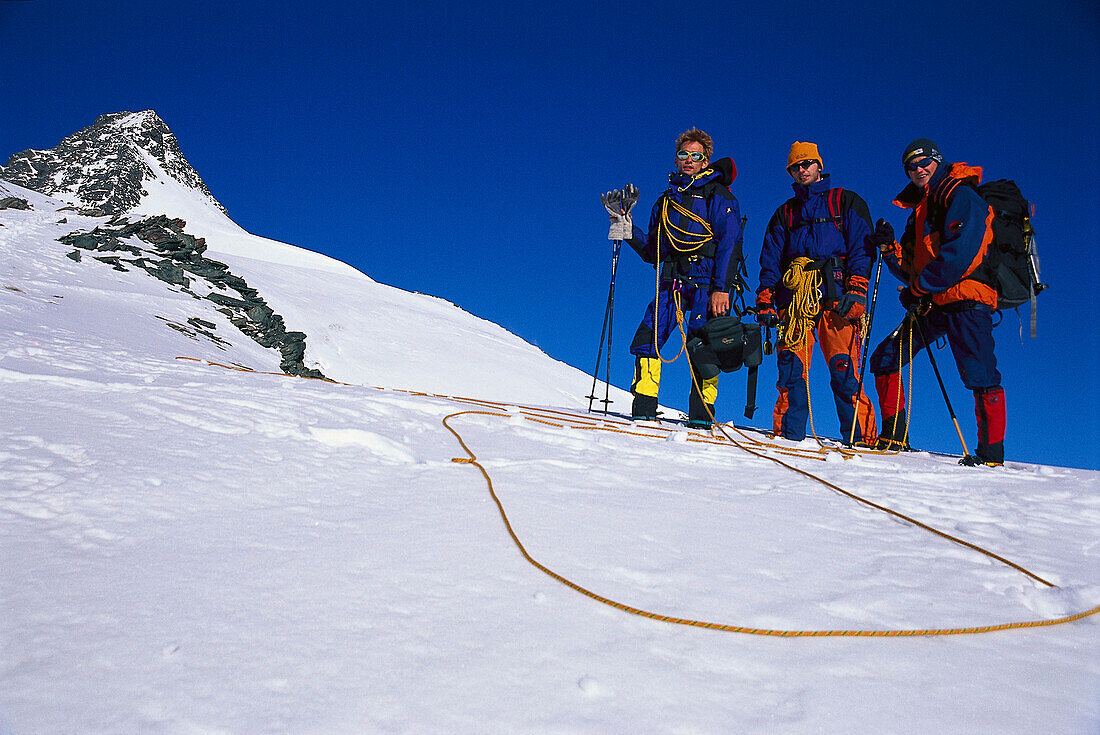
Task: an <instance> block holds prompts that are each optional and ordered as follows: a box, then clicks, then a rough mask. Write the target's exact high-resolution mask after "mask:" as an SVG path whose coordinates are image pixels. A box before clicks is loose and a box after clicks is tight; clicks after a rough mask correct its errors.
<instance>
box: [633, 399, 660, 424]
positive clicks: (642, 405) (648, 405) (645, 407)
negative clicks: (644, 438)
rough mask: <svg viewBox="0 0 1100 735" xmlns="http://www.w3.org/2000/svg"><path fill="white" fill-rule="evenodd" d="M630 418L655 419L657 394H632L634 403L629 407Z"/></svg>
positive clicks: (638, 419)
mask: <svg viewBox="0 0 1100 735" xmlns="http://www.w3.org/2000/svg"><path fill="white" fill-rule="evenodd" d="M630 418H632V419H633V420H635V421H656V420H657V396H642V395H637V394H635V395H634V404H633V405H632V406H631V407H630Z"/></svg>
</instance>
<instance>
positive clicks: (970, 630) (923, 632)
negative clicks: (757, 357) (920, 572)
mask: <svg viewBox="0 0 1100 735" xmlns="http://www.w3.org/2000/svg"><path fill="white" fill-rule="evenodd" d="M176 359H177V360H188V361H191V362H204V363H206V364H207V365H208V366H210V367H220V368H223V369H225V370H233V371H237V372H243V373H255V374H257V375H277V376H280V377H284V378H297V377H303V378H306V379H308V380H319V381H321V382H325V383H333V384H335V385H345V386H350V387H357V386H353V384H351V383H343V382H341V381H337V380H332V379H330V378H313V377H311V376H298V375H290V374H287V373H277V372H270V371H257V370H252V369H250V368H243V367H238V366H233V365H225V364H222V363H217V362H213V361H210V360H201V359H199V358H195V357H183V356H179V357H176ZM373 389H374V390H381V391H385V390H393V391H395V392H399V393H407V394H409V395H415V396H423V397H425V398H440V399H444V400H448V401H452V402H455V403H466V404H473V405H476V406H478V407H479V408H485V409H489V408H493V409H497V410H495V411H490V410H477V411H459V412H456V413H452V414H449V415H447V416H445V417H444V418H443V420H442V421H443V426H444V428H446V429H447V431H449V432H450V433H451V434H452V435H454V437H455V439H457V440H458V443H459V444H460V445H461V446H462V448H463V450H464V451H465V452H466V453H467V455H468V456H467V457H455V458H452V460H451V461H452V462H455V463H457V464H472V465H474V466H476V467H477V468H478V470H479V471H480V472H481V474H482V476H483V477H484V478H485V482H486V484H487V485H488V488H489V494H490V496H491V497H492V499H493V501H494V502H495V503H496V505H497V509H498V511H499V512H500V515H501V518H502V519H503V521H504V525H505V528H506V529H507V531H508V534H509V536H511V538H512V541H513V542H514V543H515V544H516V547H517V548H518V549H519V551H520V553H521V554H522V555H523V557H524V558H525V559H526V560H527V561H528V562H529V563H530V564H531V565H532V566H534V567H535V568H536V569H538V570H539V571H541V572H543V573H545V574H546V575H548V576H549V577H551V578H552V579H555V580H557V581H558V582H561V583H562V584H564V585H566V586H567V587H569V588H571V589H573V590H575V591H577V592H580V593H581V594H583V595H585V596H587V597H590V598H592V599H593V600H596V601H597V602H601V603H603V604H605V605H608V606H610V607H613V608H616V609H618V610H622V611H623V612H628V613H631V614H633V615H639V616H641V617H645V618H649V619H652V620H658V621H662V622H667V623H673V624H676V625H688V626H692V627H698V628H706V629H709V630H721V631H727V632H734V633H746V634H750V635H767V636H780V637H913V636H945V635H968V634H974V633H992V632H996V631H1002V630H1014V629H1021V628H1041V627H1047V626H1052V625H1061V624H1064V623H1071V622H1074V621H1077V620H1081V619H1083V618H1087V617H1089V616H1092V615H1096V614H1098V613H1100V605H1097V606H1095V607H1093V608H1090V609H1088V610H1084V611H1081V612H1078V613H1074V614H1070V615H1066V616H1062V617H1059V618H1052V619H1049V620H1033V621H1023V622H1013V623H1001V624H998V625H987V626H976V627H967V628H929V629H910V630H812V631H798V630H774V629H768V628H748V627H744V626H737V625H727V624H723V623H710V622H705V621H700V620H690V619H687V618H673V617H669V616H666V615H661V614H659V613H653V612H649V611H646V610H642V609H640V608H635V607H632V606H630V605H626V604H623V603H620V602H616V601H614V600H611V599H609V598H606V597H603V596H602V595H599V594H597V593H595V592H592V591H590V590H587V589H585V588H584V587H581V586H580V585H579V584H577V583H575V582H573V581H571V580H569V579H566V578H565V577H563V576H561V575H560V574H558V573H557V572H554V571H553V570H552V569H550V568H549V567H547V566H545V565H544V564H542V563H540V562H539V561H537V560H536V559H535V558H534V557H532V556H531V555H530V554H529V553H528V552H527V549H526V548H525V547H524V546H523V543H522V542H521V541H520V539H519V537H518V536H517V535H516V533H515V531H514V530H513V528H512V524H511V522H510V521H509V519H508V515H507V513H506V512H505V510H504V505H503V503H502V502H501V500H500V498H499V497H498V496H497V494H496V491H495V489H494V487H493V481H492V478H490V476H489V473H488V471H487V470H486V469H485V467H484V466H482V465H481V464H480V463H479V462H478V461H477V455H475V454H474V453H473V452H472V451H471V450H470V448H469V446H468V445H467V444H466V442H465V441H464V440H463V439H462V436H461V435H460V434H459V433H458V432H457V431H456V430H455V429H454V428H453V427H452V426H451V425H450V423H448V421H449V420H450V419H452V418H457V417H460V416H465V415H485V416H493V417H501V418H511V417H512V415H511V414H508V413H501V412H500V411H499V409H500V408H502V407H504V406H515V407H516V408H518V409H520V410H521V411H522V412H523V413H524V419H526V420H528V421H533V422H536V423H540V424H545V425H548V426H554V427H557V428H567V427H566V426H565V424H562V423H557V422H555V421H549V420H546V419H549V418H556V417H554V416H547V414H557V417H558V420H559V421H561V420H562V419H561V418H560V417H562V416H564V417H567V418H568V419H570V420H571V421H572V423H573V424H574V425H573V426H572V427H569V428H574V429H580V430H588V431H608V432H614V433H619V434H628V435H631V436H640V437H646V438H651V439H659V438H662V437H659V436H657V435H654V434H648V433H643V432H639V431H631V430H627V429H620V428H613V426H607V425H603V426H601V425H600V424H599V423H597V420H596V419H591V418H588V417H587V416H578V415H577V414H575V413H571V412H568V411H559V410H555V409H550V408H538V407H534V406H522V405H520V404H515V403H504V402H500V401H492V400H487V399H480V398H465V397H461V396H448V395H443V394H440V393H426V392H422V391H416V390H408V389H401V388H383V387H379V386H373ZM529 413H536V414H538V413H541V414H542V415H543V417H542V418H538V417H536V416H532V415H529ZM603 421H604V423H605V424H606V423H608V422H607V421H606V420H603ZM611 423H612V424H614V423H618V424H619V425H626V424H625V422H611ZM653 428H655V429H660V430H664V431H666V432H668V431H672V430H671V429H667V428H665V427H653ZM734 429H735V430H736V431H737V432H738V433H739V434H741V435H742V436H744V433H743V432H741V431H740V430H739V429H736V427H734ZM722 434H723V435H724V436H725V438H726V439H727V440H728V441H729V443H731V444H732V445H733V446H736V447H737V448H739V449H741V450H743V451H745V452H747V453H749V454H751V455H753V456H755V457H759V458H761V459H767V460H770V461H772V462H775V463H777V464H779V465H780V466H782V467H785V468H787V469H789V470H791V471H792V472H796V473H798V474H800V475H803V476H804V477H807V478H809V479H812V480H814V481H816V482H818V483H821V484H823V485H825V486H826V487H828V488H830V489H832V490H835V491H837V492H839V493H840V494H842V495H844V496H845V497H848V498H851V499H853V500H856V501H857V502H860V503H863V504H865V505H867V506H869V507H871V508H874V509H876V510H880V511H882V512H884V513H887V514H889V515H892V516H894V517H896V518H898V519H900V520H904V521H906V522H907V523H910V524H912V525H914V526H917V527H918V528H921V529H924V530H926V531H929V532H931V533H934V534H936V535H937V536H940V537H942V538H944V539H946V540H948V541H952V542H954V543H956V544H959V545H961V546H963V547H965V548H968V549H971V550H973V551H977V552H978V553H980V554H983V555H985V556H987V557H989V558H991V559H994V560H996V561H999V562H1001V563H1002V564H1005V565H1007V566H1009V567H1011V568H1012V569H1015V570H1017V571H1019V572H1021V573H1022V574H1024V575H1026V576H1028V577H1030V578H1032V579H1034V580H1036V581H1037V582H1040V583H1041V584H1044V585H1046V586H1047V587H1052V588H1057V587H1058V585H1056V584H1054V583H1052V582H1048V581H1047V580H1045V579H1043V578H1042V577H1039V576H1038V575H1036V574H1034V573H1033V572H1030V571H1028V570H1027V569H1025V568H1024V567H1022V566H1020V565H1018V564H1016V563H1014V562H1012V561H1009V560H1008V559H1005V558H1004V557H1002V556H999V555H997V554H995V553H993V552H991V551H989V550H987V549H984V548H983V547H981V546H978V545H977V544H973V543H971V542H969V541H964V540H963V539H960V538H958V537H956V536H952V535H951V534H949V533H946V532H944V531H940V530H939V529H936V528H933V527H932V526H929V525H928V524H926V523H923V522H921V521H918V520H916V519H915V518H911V517H909V516H907V515H905V514H903V513H900V512H899V511H896V510H893V509H892V508H888V507H886V506H884V505H880V504H878V503H875V502H874V501H871V500H867V499H866V498H862V497H860V496H859V495H856V494H855V493H852V492H850V491H848V490H845V489H843V488H841V487H840V486H838V485H836V484H834V483H831V482H829V481H828V480H825V479H823V478H820V477H818V476H816V475H814V474H813V473H811V472H808V471H806V470H803V469H800V468H798V467H795V466H793V465H791V464H788V463H787V462H784V461H783V460H780V459H778V458H776V457H772V456H770V455H768V454H767V453H766V452H763V451H758V450H755V449H752V448H750V447H748V446H745V445H744V444H742V443H741V442H738V441H736V440H735V439H733V438H731V437H730V436H729V435H728V434H726V433H725V431H724V430H722ZM746 438H747V437H746ZM688 441H692V442H699V443H706V444H720V445H726V442H723V441H714V440H706V439H696V438H693V437H689V438H688ZM750 441H754V442H755V440H751V439H750ZM755 443H758V444H759V442H755ZM762 446H775V445H767V444H764V445H762ZM776 448H777V449H779V447H776ZM826 450H827V447H824V446H822V447H820V448H819V449H818V450H813V451H812V452H811V454H810V455H809V456H807V457H806V458H813V459H819V458H820V457H819V456H817V455H818V454H819V453H820V452H822V451H826ZM796 451H797V450H796ZM786 453H787V454H790V453H791V452H789V451H787V452H786ZM841 454H842V455H844V454H847V453H846V452H841ZM875 454H881V453H879V452H875Z"/></svg>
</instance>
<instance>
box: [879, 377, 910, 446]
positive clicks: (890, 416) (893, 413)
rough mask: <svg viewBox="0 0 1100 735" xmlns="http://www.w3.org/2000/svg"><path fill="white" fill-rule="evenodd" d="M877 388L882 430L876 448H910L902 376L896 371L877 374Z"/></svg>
mask: <svg viewBox="0 0 1100 735" xmlns="http://www.w3.org/2000/svg"><path fill="white" fill-rule="evenodd" d="M875 389H876V390H877V391H878V405H879V409H880V412H881V415H882V431H880V432H879V435H878V441H877V442H876V443H875V449H877V450H879V451H880V452H884V451H888V450H898V449H900V450H901V451H903V452H907V451H909V449H910V446H909V442H908V441H906V438H905V435H906V433H907V432H906V428H907V424H906V422H905V388H904V387H903V386H902V384H901V376H900V375H898V374H897V373H895V372H890V373H886V374H884V375H876V376H875Z"/></svg>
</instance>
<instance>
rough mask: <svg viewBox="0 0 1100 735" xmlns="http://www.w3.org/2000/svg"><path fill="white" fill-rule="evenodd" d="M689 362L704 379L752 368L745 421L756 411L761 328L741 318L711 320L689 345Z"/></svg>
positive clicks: (761, 350) (760, 361)
mask: <svg viewBox="0 0 1100 735" xmlns="http://www.w3.org/2000/svg"><path fill="white" fill-rule="evenodd" d="M687 351H688V359H690V360H691V364H692V367H693V368H694V369H695V372H696V374H697V375H698V376H699V377H700V378H701V379H703V380H707V379H709V378H713V377H715V376H717V375H718V373H719V372H723V373H731V372H733V371H734V370H740V369H741V367H742V366H744V367H747V368H748V369H749V374H748V385H747V388H746V391H745V418H747V419H751V418H752V415H753V412H754V411H756V373H757V369H758V368H759V367H760V363H762V362H763V361H764V349H763V343H762V341H761V335H760V325H759V324H756V323H755V322H742V321H741V319H740V317H737V316H732V315H727V316H717V317H714V318H712V319H710V320H708V321H707V323H706V324H704V325H703V327H702V328H701V329H699V330H698V331H697V332H696V333H695V335H694V336H693V337H692V338H691V339H690V340H688V343H687Z"/></svg>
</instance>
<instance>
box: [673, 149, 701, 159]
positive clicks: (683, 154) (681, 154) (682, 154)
mask: <svg viewBox="0 0 1100 735" xmlns="http://www.w3.org/2000/svg"><path fill="white" fill-rule="evenodd" d="M676 157H677V158H679V159H680V160H681V161H686V160H688V159H689V158H690V159H691V160H693V161H705V160H707V154H706V153H699V152H698V151H677V153H676Z"/></svg>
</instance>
